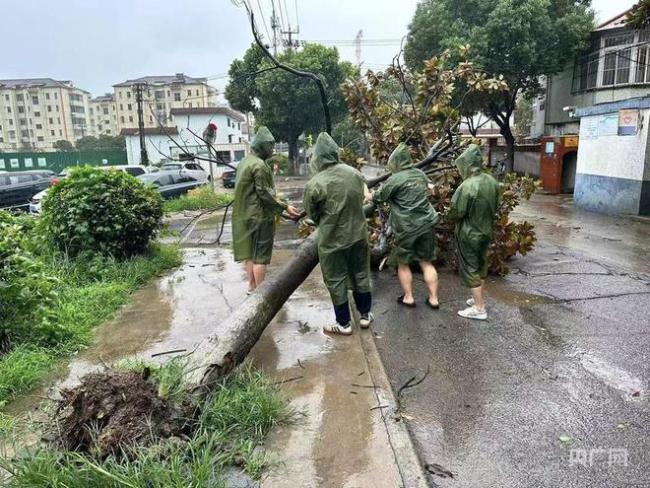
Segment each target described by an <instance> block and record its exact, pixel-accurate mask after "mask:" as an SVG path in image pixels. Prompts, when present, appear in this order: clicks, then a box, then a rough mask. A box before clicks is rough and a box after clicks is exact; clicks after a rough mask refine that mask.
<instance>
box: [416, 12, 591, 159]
mask: <svg viewBox="0 0 650 488" xmlns="http://www.w3.org/2000/svg"><path fill="white" fill-rule="evenodd" d="M590 4H591V0H423V1H422V2H421V3H419V4H418V6H417V9H416V12H415V16H414V17H413V21H412V22H411V24H410V26H409V34H408V37H407V43H406V46H405V50H404V56H405V59H406V62H407V64H408V65H409V66H410V67H411V68H413V69H421V67H422V66H423V63H424V62H425V61H426V60H427V59H429V58H431V57H432V56H434V55H436V54H438V53H440V52H442V51H444V50H445V49H448V48H453V47H456V46H459V45H470V46H471V50H470V60H471V61H472V62H473V63H474V64H475V65H476V67H477V68H480V69H482V70H484V71H486V72H487V73H488V74H489V75H490V76H495V75H503V77H504V79H505V80H506V82H507V84H508V89H507V90H504V91H503V92H500V93H483V94H479V95H478V98H477V99H475V100H472V104H471V105H472V106H473V107H475V108H476V110H477V111H482V112H484V113H485V114H487V115H488V116H490V117H491V118H492V119H493V120H494V121H495V122H496V123H497V124H498V125H499V127H500V129H501V133H502V135H503V136H504V137H505V139H506V141H507V142H508V145H509V147H510V151H509V152H510V153H511V156H512V155H513V151H512V149H513V147H514V137H513V134H512V130H511V128H510V120H511V116H512V114H513V112H514V110H515V107H516V103H517V99H518V96H519V94H521V93H526V94H527V95H532V94H533V93H535V92H536V91H538V90H539V89H540V85H539V77H540V76H541V75H552V74H556V73H559V72H560V71H562V70H563V69H565V68H566V67H567V66H568V65H571V64H572V63H573V62H574V59H575V57H576V55H578V54H579V53H580V52H582V51H583V50H584V48H585V47H586V46H587V43H588V39H589V34H590V32H591V30H592V29H593V26H594V13H593V11H592V10H591V8H590Z"/></svg>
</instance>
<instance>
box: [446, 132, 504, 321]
mask: <svg viewBox="0 0 650 488" xmlns="http://www.w3.org/2000/svg"><path fill="white" fill-rule="evenodd" d="M456 167H457V168H458V171H459V172H460V175H461V176H462V177H463V180H465V181H463V183H462V184H461V185H460V186H459V187H458V188H457V189H456V192H455V193H454V196H453V198H452V199H451V207H450V208H449V213H448V214H447V218H448V219H449V220H450V221H456V230H455V235H456V243H457V246H458V266H459V272H460V279H461V281H462V283H463V284H464V285H465V286H467V287H468V288H469V289H470V290H471V292H472V298H470V299H469V300H467V305H468V308H466V309H465V310H461V311H459V312H458V315H460V316H461V317H465V318H468V319H476V320H487V311H486V309H485V302H484V300H483V287H484V284H485V278H486V277H487V274H488V262H487V251H488V247H489V246H490V240H491V239H492V230H493V229H494V222H495V220H496V211H497V206H498V204H499V184H498V183H497V181H496V180H495V179H494V178H493V177H492V176H491V175H489V174H487V173H485V172H484V171H483V157H482V156H481V150H480V148H479V147H478V146H476V145H471V146H469V147H468V148H467V150H465V152H464V153H463V154H461V156H460V157H459V158H458V159H457V160H456Z"/></svg>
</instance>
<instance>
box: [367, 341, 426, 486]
mask: <svg viewBox="0 0 650 488" xmlns="http://www.w3.org/2000/svg"><path fill="white" fill-rule="evenodd" d="M359 332H360V334H359V337H360V342H361V348H362V349H363V352H364V355H365V357H366V363H367V366H368V371H369V373H370V378H371V379H372V384H373V385H375V396H376V397H377V402H378V405H388V406H389V407H388V408H385V409H384V408H380V409H379V410H380V412H381V416H382V419H383V422H384V425H385V427H386V432H387V434H388V441H389V443H390V445H391V449H392V450H393V454H394V456H395V464H396V465H397V469H398V471H399V474H400V477H401V478H402V485H401V486H402V487H403V488H428V487H429V484H428V482H427V478H426V475H425V473H424V470H423V468H422V465H421V464H420V459H419V457H418V455H417V453H416V451H415V447H414V446H413V442H412V440H411V435H410V434H409V432H408V429H407V427H406V423H405V422H404V421H402V422H396V421H395V420H394V418H395V416H396V415H397V399H396V398H395V394H394V393H393V389H392V387H391V385H390V382H389V380H388V375H387V374H386V370H385V369H384V365H383V363H382V362H381V359H380V357H379V351H378V350H377V345H376V344H375V340H374V338H373V337H372V332H371V329H369V330H368V331H359Z"/></svg>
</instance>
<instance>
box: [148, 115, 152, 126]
mask: <svg viewBox="0 0 650 488" xmlns="http://www.w3.org/2000/svg"><path fill="white" fill-rule="evenodd" d="M149 123H150V124H153V117H152V116H151V115H150V116H149Z"/></svg>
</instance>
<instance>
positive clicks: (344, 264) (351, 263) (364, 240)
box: [304, 132, 373, 335]
mask: <svg viewBox="0 0 650 488" xmlns="http://www.w3.org/2000/svg"><path fill="white" fill-rule="evenodd" d="M311 168H312V171H313V172H315V174H314V176H313V177H312V178H311V180H310V181H309V182H308V183H307V185H306V187H305V198H304V207H305V211H306V212H307V216H308V217H309V219H311V220H312V221H313V222H314V223H315V224H316V225H317V226H318V233H319V235H318V257H319V259H320V266H321V271H322V274H323V281H324V282H325V285H326V286H327V289H328V290H329V293H330V296H331V298H332V303H333V305H334V314H335V315H336V324H333V325H329V326H326V327H324V330H325V331H326V332H330V333H334V334H343V335H350V334H352V325H351V316H350V306H349V304H348V289H350V288H351V289H352V292H353V297H354V302H355V304H356V306H357V309H358V310H359V314H360V315H361V319H360V325H361V327H362V328H368V327H370V324H371V322H372V321H373V316H372V314H371V313H370V309H371V307H372V294H371V285H370V249H369V247H368V228H367V224H366V217H365V214H364V212H363V200H364V190H365V188H366V183H365V180H364V178H363V176H362V175H361V173H360V172H359V171H357V170H356V169H354V168H352V167H350V166H348V165H347V164H344V163H342V162H341V161H340V159H339V147H338V146H337V145H336V142H334V140H333V139H332V138H331V137H330V135H329V134H327V133H325V132H323V133H321V134H320V135H319V136H318V139H317V140H316V145H315V146H314V151H313V155H312V161H311Z"/></svg>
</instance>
